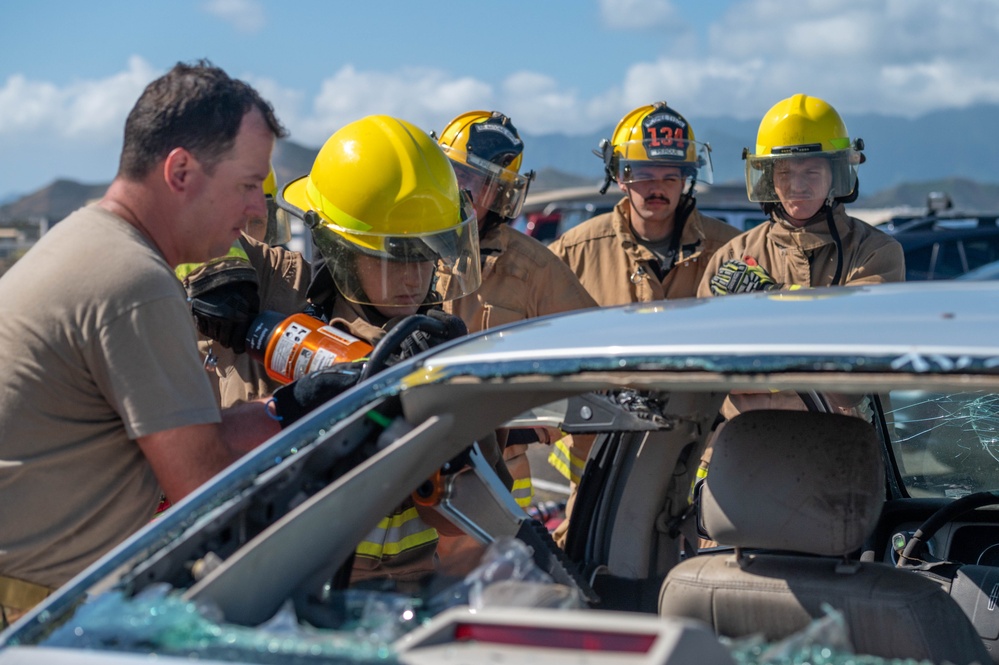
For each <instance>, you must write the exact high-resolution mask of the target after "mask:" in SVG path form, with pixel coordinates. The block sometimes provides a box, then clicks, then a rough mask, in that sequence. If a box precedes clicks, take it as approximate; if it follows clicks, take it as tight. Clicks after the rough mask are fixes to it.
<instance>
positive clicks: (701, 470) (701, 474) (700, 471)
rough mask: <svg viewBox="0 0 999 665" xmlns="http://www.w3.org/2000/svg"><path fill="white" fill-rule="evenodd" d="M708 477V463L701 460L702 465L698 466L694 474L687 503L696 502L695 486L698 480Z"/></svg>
mask: <svg viewBox="0 0 999 665" xmlns="http://www.w3.org/2000/svg"><path fill="white" fill-rule="evenodd" d="M707 477H708V463H707V462H705V461H704V460H701V464H700V466H698V467H697V473H695V474H694V479H693V480H692V481H691V482H690V494H689V495H688V497H687V503H693V502H694V486H695V485H697V481H698V480H701V479H703V478H707Z"/></svg>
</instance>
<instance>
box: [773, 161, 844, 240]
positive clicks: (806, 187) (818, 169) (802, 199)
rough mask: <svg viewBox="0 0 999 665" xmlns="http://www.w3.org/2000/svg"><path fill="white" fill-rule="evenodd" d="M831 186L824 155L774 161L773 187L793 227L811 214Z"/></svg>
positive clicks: (823, 201) (829, 173)
mask: <svg viewBox="0 0 999 665" xmlns="http://www.w3.org/2000/svg"><path fill="white" fill-rule="evenodd" d="M831 187H832V167H831V166H830V164H829V160H828V159H826V158H824V157H795V158H790V159H782V160H780V161H778V162H777V163H776V164H774V190H775V191H776V192H777V198H779V199H780V202H781V205H783V206H784V211H785V212H786V213H787V214H788V216H789V217H790V218H791V219H789V220H788V221H790V222H791V223H792V224H795V225H796V226H802V225H803V224H804V223H805V222H806V221H808V220H809V219H811V218H812V217H813V216H815V213H817V212H818V211H819V210H820V209H821V208H822V205H823V204H824V203H825V202H826V197H827V196H828V195H829V190H830V188H831Z"/></svg>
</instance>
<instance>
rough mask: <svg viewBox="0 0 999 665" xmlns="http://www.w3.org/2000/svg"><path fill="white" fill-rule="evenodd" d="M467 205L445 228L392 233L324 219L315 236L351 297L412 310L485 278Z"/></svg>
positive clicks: (468, 290)
mask: <svg viewBox="0 0 999 665" xmlns="http://www.w3.org/2000/svg"><path fill="white" fill-rule="evenodd" d="M463 208H464V211H463V212H464V214H463V215H462V219H463V221H462V222H461V223H460V224H459V225H458V226H453V227H449V228H447V229H444V230H435V231H429V232H425V233H411V234H404V235H389V234H382V233H373V232H363V231H356V230H354V229H345V228H342V227H339V226H336V225H334V224H331V223H329V222H326V221H324V222H323V223H322V224H321V225H320V226H318V227H316V228H314V229H313V230H312V236H313V238H314V239H315V242H316V245H317V246H318V247H319V250H320V251H321V252H322V255H323V258H324V260H325V261H326V265H327V266H328V267H329V269H330V273H332V275H333V281H334V283H335V284H336V286H337V289H338V290H339V291H340V293H341V294H342V295H343V296H344V297H345V298H346V299H347V300H350V301H352V302H356V303H360V304H363V305H374V306H376V307H378V308H379V309H381V310H383V311H385V310H391V311H394V312H396V313H397V314H412V313H415V311H416V309H417V308H418V307H420V306H422V305H426V304H436V303H440V302H443V301H445V300H453V299H455V298H460V297H462V296H465V295H468V294H470V293H473V292H474V291H475V290H476V289H478V288H479V285H480V284H481V282H482V276H481V273H480V268H479V235H478V228H477V221H476V217H475V211H474V209H472V205H471V202H470V201H468V200H467V199H465V200H464V205H463ZM410 310H412V311H410Z"/></svg>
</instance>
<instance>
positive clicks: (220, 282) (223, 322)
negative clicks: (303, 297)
mask: <svg viewBox="0 0 999 665" xmlns="http://www.w3.org/2000/svg"><path fill="white" fill-rule="evenodd" d="M184 288H186V289H187V296H188V298H189V299H190V301H191V313H192V314H194V320H195V323H196V325H197V327H198V332H200V333H201V334H202V335H204V336H205V337H207V338H209V339H212V340H215V341H216V342H218V343H219V344H221V345H222V346H224V347H226V348H228V349H232V350H233V351H234V352H235V353H243V352H245V351H246V333H247V331H248V330H249V328H250V325H251V324H252V323H253V320H254V319H255V318H256V317H257V314H259V312H260V296H259V295H258V293H257V273H256V271H255V270H254V269H253V267H252V266H251V265H250V264H249V262H248V261H246V259H243V258H238V257H226V258H224V259H219V260H215V261H210V262H208V263H206V264H204V265H202V266H199V267H198V268H196V269H195V270H194V271H193V272H191V274H189V275H188V276H187V277H185V278H184Z"/></svg>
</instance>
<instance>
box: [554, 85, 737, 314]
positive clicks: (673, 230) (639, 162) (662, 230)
mask: <svg viewBox="0 0 999 665" xmlns="http://www.w3.org/2000/svg"><path fill="white" fill-rule="evenodd" d="M595 153H596V154H597V155H598V156H599V157H601V158H602V159H603V161H604V171H605V174H606V180H605V183H604V189H606V188H607V187H608V186H609V185H610V183H611V182H615V183H617V185H618V187H619V188H620V189H621V192H622V193H623V194H624V198H622V199H621V200H620V201H619V202H618V204H617V205H616V206H615V208H614V210H613V211H611V212H610V213H607V214H604V215H599V216H597V217H594V218H593V219H590V220H587V221H586V222H584V223H582V224H580V225H579V226H577V227H575V228H573V229H570V230H569V231H568V232H566V233H565V234H563V235H562V237H560V238H558V239H557V240H555V242H553V243H552V244H551V246H550V248H551V250H552V251H553V252H555V253H556V254H557V255H558V256H559V257H560V258H561V259H562V260H563V261H564V262H565V263H567V264H568V265H569V267H570V268H572V270H573V272H575V273H576V275H577V276H578V277H579V279H580V281H581V282H582V283H583V286H585V287H586V289H587V290H588V291H589V292H590V295H592V296H593V297H594V299H595V300H596V301H597V303H599V304H600V305H603V306H607V305H622V304H625V303H633V302H649V301H653V300H662V299H664V298H682V297H686V296H692V295H694V293H695V292H696V290H697V285H698V283H699V282H700V278H701V275H702V274H703V269H704V264H705V262H706V261H707V260H708V259H709V258H710V257H711V256H712V254H713V253H714V252H715V251H716V250H717V249H718V248H719V247H720V246H721V245H722V244H724V243H725V242H726V241H728V240H729V239H730V238H733V237H734V236H735V235H736V234H737V231H736V229H735V228H734V227H732V226H730V225H728V224H725V223H724V222H722V221H720V220H717V219H714V218H710V217H705V216H703V215H701V214H700V212H699V211H698V210H697V206H696V199H695V197H694V188H695V187H696V184H697V183H698V182H706V183H710V182H711V181H712V169H711V153H710V149H709V147H708V145H707V144H706V143H702V142H701V141H698V140H697V139H696V138H695V135H694V130H693V128H692V127H691V126H690V123H688V122H687V119H686V118H684V117H683V115H681V114H680V113H679V112H677V111H676V110H675V109H673V108H671V107H670V106H668V105H667V104H666V102H656V103H654V104H648V105H645V106H640V107H638V108H636V109H634V110H632V111H630V112H629V113H627V114H626V115H625V116H624V118H622V119H621V121H620V122H619V123H618V124H617V127H616V128H615V129H614V133H613V135H612V137H611V138H610V139H604V140H603V141H601V143H600V148H599V150H598V151H595Z"/></svg>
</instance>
